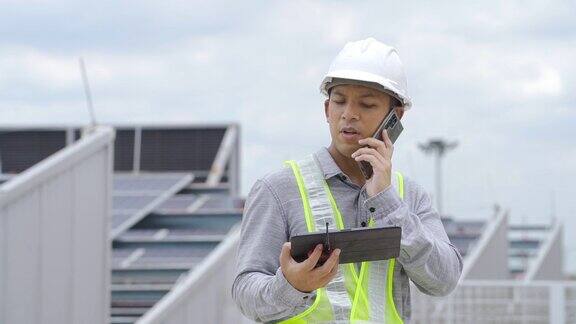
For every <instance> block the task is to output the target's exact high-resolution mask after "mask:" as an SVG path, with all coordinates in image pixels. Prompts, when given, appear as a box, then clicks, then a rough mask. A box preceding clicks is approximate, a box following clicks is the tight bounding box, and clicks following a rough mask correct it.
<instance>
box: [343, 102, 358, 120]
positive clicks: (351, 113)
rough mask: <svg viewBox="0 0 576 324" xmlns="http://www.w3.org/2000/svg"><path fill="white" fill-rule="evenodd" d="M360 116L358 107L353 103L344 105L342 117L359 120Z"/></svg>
mask: <svg viewBox="0 0 576 324" xmlns="http://www.w3.org/2000/svg"><path fill="white" fill-rule="evenodd" d="M359 118H360V117H359V116H358V107H357V105H355V104H353V103H347V104H346V107H344V112H343V113H342V119H346V120H351V119H356V120H358V119H359Z"/></svg>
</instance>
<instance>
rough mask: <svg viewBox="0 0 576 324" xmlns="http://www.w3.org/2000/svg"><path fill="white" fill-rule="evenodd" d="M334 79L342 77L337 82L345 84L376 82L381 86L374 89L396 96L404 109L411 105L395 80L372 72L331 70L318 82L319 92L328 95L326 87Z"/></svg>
mask: <svg viewBox="0 0 576 324" xmlns="http://www.w3.org/2000/svg"><path fill="white" fill-rule="evenodd" d="M334 79H343V80H339V82H338V84H345V83H346V82H345V80H355V81H360V82H368V83H375V84H378V85H380V86H381V87H382V89H376V90H380V91H383V92H386V93H388V94H390V95H393V96H394V97H396V99H398V100H399V101H400V102H401V103H402V106H403V107H404V109H405V110H408V109H410V107H411V106H412V100H410V97H408V96H407V95H406V94H404V93H401V92H400V91H399V87H398V85H396V83H397V82H394V81H392V80H390V79H386V78H383V77H381V76H379V75H376V74H373V73H369V72H364V71H358V70H337V71H331V72H330V74H328V75H326V77H324V80H323V81H322V83H321V84H320V92H322V94H324V95H325V96H328V89H329V88H330V83H332V81H333V80H334ZM369 87H370V86H369ZM371 88H374V87H371Z"/></svg>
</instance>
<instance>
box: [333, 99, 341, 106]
mask: <svg viewBox="0 0 576 324" xmlns="http://www.w3.org/2000/svg"><path fill="white" fill-rule="evenodd" d="M332 102H334V103H337V104H339V105H341V104H343V103H344V101H343V100H332Z"/></svg>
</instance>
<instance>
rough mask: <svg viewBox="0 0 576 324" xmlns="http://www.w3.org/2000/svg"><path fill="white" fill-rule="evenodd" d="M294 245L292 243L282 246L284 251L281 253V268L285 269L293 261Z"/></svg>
mask: <svg viewBox="0 0 576 324" xmlns="http://www.w3.org/2000/svg"><path fill="white" fill-rule="evenodd" d="M291 247H292V245H291V244H290V242H286V243H284V244H283V245H282V251H280V266H281V267H285V266H286V265H288V263H290V262H291V261H292V256H291V255H290V251H291Z"/></svg>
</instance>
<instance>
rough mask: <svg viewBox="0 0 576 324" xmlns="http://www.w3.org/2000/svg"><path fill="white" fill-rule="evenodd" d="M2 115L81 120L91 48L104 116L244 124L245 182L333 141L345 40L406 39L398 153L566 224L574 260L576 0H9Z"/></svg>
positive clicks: (468, 187)
mask: <svg viewBox="0 0 576 324" xmlns="http://www.w3.org/2000/svg"><path fill="white" fill-rule="evenodd" d="M0 7H1V8H2V9H1V10H0V124H4V125H6V124H46V123H73V124H77V123H88V116H89V114H88V111H87V109H86V103H85V99H84V93H83V88H82V82H81V77H80V74H79V70H78V58H79V57H83V58H84V60H85V62H86V66H87V71H88V76H89V80H90V84H91V88H92V96H93V101H94V107H95V109H96V119H97V121H98V122H100V123H109V122H111V123H115V122H116V123H117V122H122V123H131V122H133V123H191V124H198V123H218V124H220V123H223V122H224V123H226V122H235V123H239V124H240V126H241V143H242V147H241V151H242V160H241V163H242V167H241V168H242V169H241V170H242V192H243V194H244V195H246V194H247V193H248V192H249V190H250V188H251V186H252V184H253V183H254V181H255V180H256V179H258V178H259V177H262V176H264V175H265V174H266V173H268V172H272V171H274V170H277V169H278V168H280V167H282V162H283V161H284V160H286V159H292V158H298V157H301V156H304V155H306V154H309V153H312V152H314V151H316V150H317V149H319V148H320V147H322V146H328V145H329V144H330V135H329V131H328V124H327V123H326V119H325V116H324V110H323V104H322V103H323V100H324V97H323V96H322V95H321V94H320V92H319V90H318V86H319V84H320V82H321V80H322V78H323V75H324V73H326V71H327V69H328V67H329V65H330V62H331V60H332V59H333V58H334V57H335V56H336V54H337V53H338V51H339V50H340V49H341V48H342V47H343V46H344V44H345V43H346V42H348V41H354V40H359V39H363V38H366V37H374V38H376V39H378V40H380V41H382V42H384V43H387V44H389V45H392V46H394V47H396V48H397V49H398V51H399V54H400V57H401V59H402V61H403V63H404V69H405V71H406V74H407V78H408V91H409V94H410V96H411V97H412V99H413V102H414V105H413V107H412V109H411V110H409V111H408V112H407V113H406V114H405V115H404V118H403V124H404V128H405V130H404V132H403V134H402V135H401V136H400V138H399V139H398V141H397V142H396V145H395V151H394V157H393V166H394V168H395V169H397V170H400V171H402V172H403V173H404V174H405V175H406V176H408V177H411V178H412V179H414V180H416V181H418V182H419V183H421V184H422V185H423V186H424V187H425V188H426V189H427V190H428V191H429V192H430V194H431V195H433V196H434V188H435V187H434V160H433V158H432V157H431V156H427V155H425V154H424V153H423V152H421V151H420V150H419V149H418V143H424V142H426V141H428V140H429V139H432V138H442V139H445V140H448V141H457V142H458V146H457V148H456V149H454V150H453V151H451V152H449V153H448V154H447V155H446V157H445V159H444V160H443V173H444V177H443V183H444V190H443V191H444V202H443V205H444V210H445V211H446V212H447V213H448V214H450V215H452V216H453V217H455V218H456V219H490V217H491V216H492V209H493V206H494V204H498V205H500V206H501V207H503V208H505V209H507V210H509V211H510V217H511V221H512V223H521V222H523V223H550V222H551V220H552V219H558V220H561V221H562V222H563V223H564V226H565V263H566V265H565V268H566V270H567V271H570V272H573V273H574V272H576V261H575V260H576V239H574V238H573V237H572V236H571V233H572V232H573V231H574V229H576V199H573V198H572V197H574V196H575V195H576V188H575V186H574V182H575V180H576V145H574V144H575V139H576V91H574V89H575V87H576V63H575V62H576V60H575V58H576V19H574V14H575V13H576V2H574V1H564V0H554V1H496V0H488V1H482V2H478V3H470V2H462V1H434V2H431V1H430V2H424V1H421V2H411V3H399V2H384V1H298V0H295V1H230V0H223V1H219V0H216V1H214V0H211V1H173V0H165V1H147V0H139V1H121V2H118V1H106V0H104V1H98V2H87V1H47V0H18V1H16V0H0Z"/></svg>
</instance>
